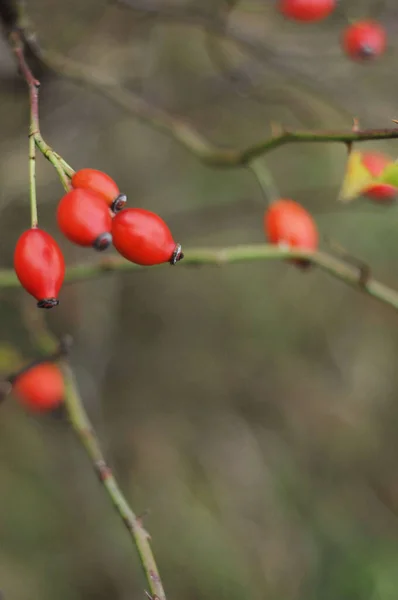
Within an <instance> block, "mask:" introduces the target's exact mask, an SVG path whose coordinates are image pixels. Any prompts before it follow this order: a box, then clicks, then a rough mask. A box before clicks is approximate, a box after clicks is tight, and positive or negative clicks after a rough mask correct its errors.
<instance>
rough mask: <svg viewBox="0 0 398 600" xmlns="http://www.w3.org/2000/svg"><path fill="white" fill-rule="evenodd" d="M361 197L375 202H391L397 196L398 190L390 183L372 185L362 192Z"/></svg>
mask: <svg viewBox="0 0 398 600" xmlns="http://www.w3.org/2000/svg"><path fill="white" fill-rule="evenodd" d="M362 195H363V196H366V197H367V198H370V199H371V200H375V201H376V202H378V201H379V202H380V201H381V202H387V203H388V202H392V201H393V200H395V199H396V198H397V196H398V188H396V187H395V186H394V185H391V184H390V183H372V184H371V185H370V186H369V187H367V188H365V189H364V191H363V192H362Z"/></svg>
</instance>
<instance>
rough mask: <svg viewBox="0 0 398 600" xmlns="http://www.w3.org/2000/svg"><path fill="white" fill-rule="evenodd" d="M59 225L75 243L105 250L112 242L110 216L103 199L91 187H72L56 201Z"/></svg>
mask: <svg viewBox="0 0 398 600" xmlns="http://www.w3.org/2000/svg"><path fill="white" fill-rule="evenodd" d="M57 222H58V227H59V228H60V230H61V231H62V233H63V234H64V236H65V237H67V238H68V240H70V241H71V242H73V243H74V244H77V245H78V246H92V247H93V248H95V249H96V250H105V249H106V248H108V247H109V246H110V244H111V243H112V235H111V233H110V232H111V229H112V217H111V215H110V212H109V206H108V205H107V204H106V203H105V202H104V200H103V198H101V196H99V195H98V194H96V193H94V192H91V191H90V190H83V189H74V190H71V191H70V192H68V193H67V194H65V196H64V197H63V198H62V199H61V201H60V203H59V204H58V209H57Z"/></svg>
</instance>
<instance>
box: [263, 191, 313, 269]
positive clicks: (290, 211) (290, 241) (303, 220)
mask: <svg viewBox="0 0 398 600" xmlns="http://www.w3.org/2000/svg"><path fill="white" fill-rule="evenodd" d="M264 231H265V234H266V236H267V238H268V241H269V242H270V243H271V244H277V245H280V246H288V247H289V248H300V249H301V250H311V251H315V250H316V249H317V248H318V241H319V236H318V230H317V227H316V225H315V222H314V220H313V218H312V217H311V215H310V214H309V213H308V212H307V211H306V210H305V208H303V207H302V206H301V205H300V204H298V203H297V202H294V200H290V199H284V198H281V199H280V200H277V201H276V202H274V203H273V204H271V206H270V207H269V208H268V209H267V210H266V211H265V214H264ZM294 262H296V263H298V264H301V265H307V264H308V261H306V260H300V259H299V260H295V261H294Z"/></svg>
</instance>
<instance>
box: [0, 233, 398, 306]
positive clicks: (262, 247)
mask: <svg viewBox="0 0 398 600" xmlns="http://www.w3.org/2000/svg"><path fill="white" fill-rule="evenodd" d="M291 258H303V259H307V260H309V261H310V262H312V263H313V264H314V265H317V266H318V267H319V268H320V269H322V270H323V271H325V272H326V273H328V274H329V275H331V276H332V277H335V278H336V279H339V280H341V281H343V282H344V283H346V284H347V285H350V286H351V287H354V288H356V289H357V290H359V291H361V292H363V293H365V294H368V295H369V296H372V297H373V298H375V299H377V300H379V301H380V302H383V303H384V304H387V305H389V306H391V307H392V308H394V309H395V310H398V291H395V290H393V289H391V288H390V287H388V286H387V285H384V284H382V283H380V282H378V281H377V280H376V279H374V278H373V277H372V276H370V275H368V274H366V276H364V272H363V271H364V269H362V268H360V267H359V266H357V265H355V264H352V263H353V261H352V258H350V260H346V259H343V258H341V257H336V256H333V255H332V254H326V253H325V252H316V253H314V254H313V253H311V252H305V251H303V250H297V249H291V250H289V249H286V248H279V247H278V246H273V245H270V244H253V245H242V246H230V247H227V248H191V249H187V250H186V249H185V248H184V260H182V261H181V262H180V263H178V266H177V267H173V268H178V269H179V268H181V267H191V266H205V265H208V266H210V265H214V266H217V267H220V266H223V265H228V264H233V263H244V262H257V261H267V260H286V259H291ZM155 268H163V269H167V268H170V267H168V266H167V265H158V267H140V266H138V265H136V264H134V263H131V262H129V261H127V260H125V259H124V258H122V257H117V256H110V257H105V258H102V259H101V260H99V261H98V262H96V263H86V264H84V263H83V264H79V265H76V266H74V267H69V269H67V271H66V277H65V281H66V282H69V283H73V282H77V281H87V280H89V279H95V278H98V277H103V276H104V275H106V274H111V273H127V272H130V271H145V270H146V269H152V270H153V269H155ZM293 268H294V267H293V266H292V269H293ZM304 276H305V275H303V277H304ZM17 287H20V283H19V281H18V279H17V277H16V275H15V273H14V271H13V270H11V269H3V270H0V289H3V288H17Z"/></svg>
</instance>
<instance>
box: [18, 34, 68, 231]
mask: <svg viewBox="0 0 398 600" xmlns="http://www.w3.org/2000/svg"><path fill="white" fill-rule="evenodd" d="M9 40H10V45H11V48H12V50H13V52H14V54H15V56H16V58H17V61H18V65H19V68H20V71H21V74H22V76H23V78H24V79H25V81H26V83H27V85H28V87H29V98H30V131H29V136H30V138H31V140H33V141H34V144H35V145H36V146H37V147H38V148H39V150H40V152H41V153H42V154H43V156H45V157H46V158H47V160H49V161H50V163H51V164H52V165H53V167H54V168H55V170H56V171H57V173H58V176H59V178H60V180H61V183H62V185H63V187H64V189H65V191H68V190H69V189H70V185H69V179H68V177H67V175H66V174H65V170H64V168H63V166H62V162H61V161H60V159H59V157H58V155H57V154H56V153H55V152H54V150H53V149H52V148H51V147H50V146H49V145H48V144H47V143H46V142H45V141H44V139H43V136H42V135H41V132H40V120H39V87H40V82H39V81H38V80H37V79H36V78H35V77H34V75H33V73H32V71H31V69H30V67H29V65H28V63H27V62H26V59H25V42H24V37H23V35H22V34H21V32H20V31H19V30H14V31H12V32H11V33H10V35H9ZM33 155H34V153H33V152H32V150H31V152H30V159H31V184H32V171H33V167H32V164H33V161H34V158H32V156H33ZM31 189H32V188H31ZM31 212H32V226H33V222H34V221H35V223H36V225H37V207H36V204H35V199H32V196H31Z"/></svg>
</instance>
